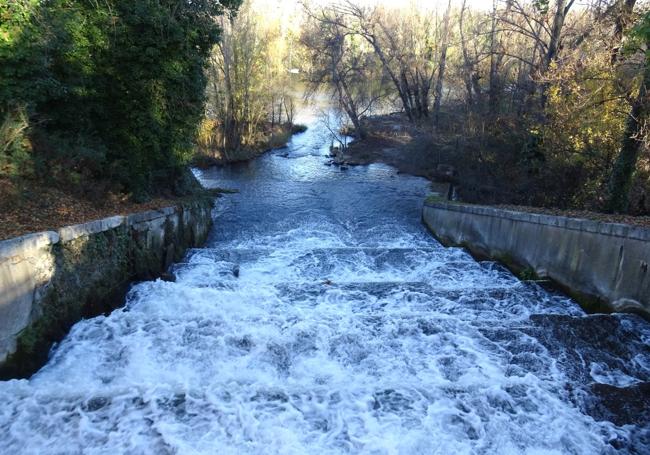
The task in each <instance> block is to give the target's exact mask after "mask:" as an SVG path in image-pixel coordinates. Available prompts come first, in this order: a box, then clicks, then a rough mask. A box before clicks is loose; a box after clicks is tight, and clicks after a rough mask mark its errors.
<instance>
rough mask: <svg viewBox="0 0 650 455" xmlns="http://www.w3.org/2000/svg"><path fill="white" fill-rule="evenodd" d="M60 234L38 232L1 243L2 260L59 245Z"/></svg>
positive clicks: (0, 253) (0, 257) (0, 258)
mask: <svg viewBox="0 0 650 455" xmlns="http://www.w3.org/2000/svg"><path fill="white" fill-rule="evenodd" d="M59 238H60V237H59V234H58V233H56V232H54V231H44V232H36V233H34V234H26V235H22V236H20V237H14V238H11V239H7V240H2V241H0V260H6V259H9V258H12V257H15V256H19V255H22V254H23V253H24V252H25V251H26V250H35V249H39V248H43V247H44V246H47V245H52V244H55V243H58V241H59Z"/></svg>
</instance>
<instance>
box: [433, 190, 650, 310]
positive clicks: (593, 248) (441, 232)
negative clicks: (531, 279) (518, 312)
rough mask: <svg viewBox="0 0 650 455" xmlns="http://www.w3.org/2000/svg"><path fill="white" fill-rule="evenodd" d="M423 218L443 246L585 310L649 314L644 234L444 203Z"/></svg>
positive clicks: (647, 234)
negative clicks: (527, 278)
mask: <svg viewBox="0 0 650 455" xmlns="http://www.w3.org/2000/svg"><path fill="white" fill-rule="evenodd" d="M422 218H423V221H424V223H425V224H426V225H427V226H428V227H429V229H430V230H431V231H432V233H433V234H434V235H435V236H436V237H437V238H438V239H439V240H440V241H441V242H442V243H443V244H444V245H448V246H450V245H454V246H463V247H466V248H467V249H469V250H470V251H471V252H472V253H473V254H475V255H479V256H483V257H488V258H492V259H496V260H500V261H502V262H504V263H506V265H508V266H509V267H511V268H514V269H515V270H518V271H523V270H525V271H527V274H529V275H532V274H533V272H534V275H537V276H538V277H540V278H549V279H551V280H552V281H554V282H555V283H557V284H559V285H560V286H561V287H562V288H563V289H564V290H565V291H567V292H568V293H569V294H570V295H572V296H573V297H575V298H576V299H577V300H578V301H579V302H580V303H582V304H583V305H584V306H586V307H587V309H592V310H602V309H603V308H605V309H609V310H613V311H632V312H638V313H642V314H645V315H646V316H648V315H650V272H649V271H648V263H649V262H650V229H646V228H642V227H636V226H630V225H626V224H615V223H602V222H597V221H590V220H582V219H574V218H566V217H560V216H549V215H538V214H532V213H525V212H514V211H510V210H502V209H497V208H491V207H481V206H472V205H465V204H458V203H445V202H426V203H425V206H424V209H423V213H422Z"/></svg>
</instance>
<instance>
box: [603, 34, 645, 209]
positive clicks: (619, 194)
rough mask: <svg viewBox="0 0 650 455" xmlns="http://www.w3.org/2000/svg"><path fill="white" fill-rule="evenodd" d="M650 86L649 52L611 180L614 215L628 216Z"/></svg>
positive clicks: (610, 192) (610, 191) (611, 206)
mask: <svg viewBox="0 0 650 455" xmlns="http://www.w3.org/2000/svg"><path fill="white" fill-rule="evenodd" d="M646 46H647V47H648V49H650V35H648V37H647V38H646ZM649 87H650V51H649V50H647V51H646V58H645V68H644V71H643V80H642V81H641V87H640V88H639V94H638V95H637V97H636V99H635V100H634V103H633V104H632V109H631V111H630V115H629V116H628V118H627V122H626V125H625V136H624V137H623V142H622V144H621V150H620V152H619V154H618V157H617V158H616V162H615V163H614V169H613V171H612V175H611V177H610V180H609V203H608V207H607V208H608V209H609V210H610V211H612V212H617V213H625V212H627V210H628V206H629V201H630V188H631V186H632V179H633V177H634V171H635V170H636V163H637V160H638V159H639V152H640V151H641V148H642V147H643V143H644V139H645V135H646V134H647V132H646V131H645V129H646V126H647V125H646V123H647V119H648V110H649V106H650V96H649V93H648V88H649Z"/></svg>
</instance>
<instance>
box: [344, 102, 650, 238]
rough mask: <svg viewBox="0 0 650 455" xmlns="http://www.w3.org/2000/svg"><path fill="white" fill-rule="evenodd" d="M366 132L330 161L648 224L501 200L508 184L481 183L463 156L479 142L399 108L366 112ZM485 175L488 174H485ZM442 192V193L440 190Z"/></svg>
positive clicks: (493, 199)
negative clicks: (440, 131) (415, 119)
mask: <svg viewBox="0 0 650 455" xmlns="http://www.w3.org/2000/svg"><path fill="white" fill-rule="evenodd" d="M364 126H365V127H366V129H367V132H368V137H367V138H366V139H364V140H361V141H354V142H353V143H351V144H350V145H349V146H348V147H347V149H346V150H344V151H340V152H338V153H337V156H336V158H335V161H336V162H337V163H340V164H343V163H344V164H347V165H366V164H371V163H385V164H388V165H390V166H393V167H395V168H396V169H397V170H398V171H399V172H402V173H405V174H410V175H414V176H419V177H425V178H427V179H429V180H431V181H432V182H433V184H434V188H433V191H434V192H436V193H440V194H441V196H446V191H445V190H444V187H445V185H446V184H448V183H450V182H452V183H454V186H455V189H456V194H457V195H458V196H459V197H460V199H461V200H463V201H466V202H471V203H476V204H488V205H491V206H494V207H500V208H503V209H508V210H517V211H521V212H529V213H540V214H546V215H556V216H565V217H571V218H584V219H588V220H593V221H601V222H609V223H624V224H631V225H635V226H644V227H650V216H635V215H624V214H613V213H603V212H598V211H593V210H579V209H567V208H557V207H540V206H530V205H522V204H517V203H509V202H503V199H504V198H506V199H507V197H506V196H504V194H506V193H508V191H509V190H508V187H509V184H508V183H504V184H502V185H501V187H500V188H495V187H493V186H491V185H489V184H486V182H485V181H483V180H482V179H481V178H480V177H479V173H478V171H477V170H476V167H477V164H476V163H473V162H468V161H467V160H464V157H465V156H466V153H467V149H468V148H470V149H471V148H474V149H476V150H477V152H476V153H477V154H478V155H480V153H479V152H478V150H479V148H480V147H481V144H479V143H475V141H473V140H472V139H468V138H461V137H460V136H454V135H449V134H444V135H436V134H434V133H433V132H432V131H431V130H428V129H426V128H422V127H416V126H414V125H413V124H411V123H409V122H408V120H407V118H406V116H405V115H403V114H401V113H393V114H388V115H378V116H371V117H368V118H366V119H364ZM488 180H489V179H488ZM442 193H445V194H442Z"/></svg>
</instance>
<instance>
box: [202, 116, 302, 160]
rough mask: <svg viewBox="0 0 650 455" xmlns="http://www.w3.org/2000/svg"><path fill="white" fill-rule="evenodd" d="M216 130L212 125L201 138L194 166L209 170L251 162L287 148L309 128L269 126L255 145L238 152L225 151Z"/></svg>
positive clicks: (240, 148) (285, 125) (245, 146)
mask: <svg viewBox="0 0 650 455" xmlns="http://www.w3.org/2000/svg"><path fill="white" fill-rule="evenodd" d="M214 128H216V125H214V124H212V125H210V126H209V127H208V129H209V130H210V131H209V132H207V133H206V134H203V135H200V136H199V141H198V142H199V144H198V149H197V153H196V156H195V157H194V159H193V161H192V164H193V165H194V166H196V167H198V168H201V169H207V168H209V167H211V166H223V165H224V164H229V163H238V162H242V161H250V160H252V159H255V158H257V157H259V156H260V155H262V154H264V153H266V152H268V151H269V150H271V149H274V148H281V147H286V145H287V144H288V143H289V141H290V140H291V137H292V136H293V135H294V134H298V133H303V132H305V131H306V130H307V127H306V126H305V125H301V124H291V123H285V124H282V125H274V126H272V125H270V124H269V125H268V126H267V127H266V129H265V131H263V132H261V133H260V138H259V139H258V141H257V142H255V143H254V144H246V145H242V146H241V147H239V148H237V149H236V150H224V149H223V147H221V146H220V144H219V142H220V141H219V139H217V138H216V136H215V135H214V134H213V132H212V129H214Z"/></svg>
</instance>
